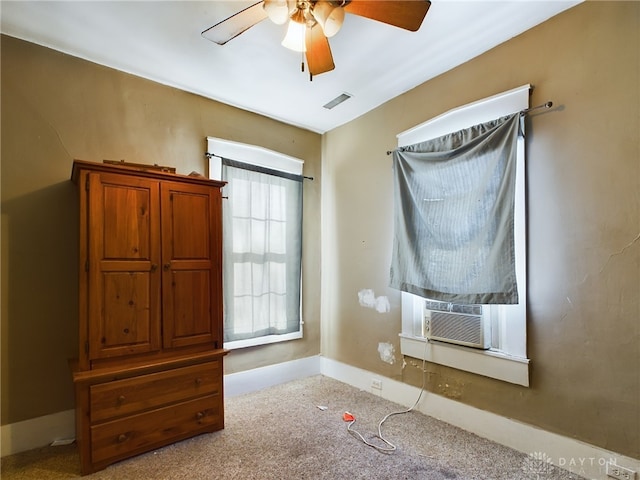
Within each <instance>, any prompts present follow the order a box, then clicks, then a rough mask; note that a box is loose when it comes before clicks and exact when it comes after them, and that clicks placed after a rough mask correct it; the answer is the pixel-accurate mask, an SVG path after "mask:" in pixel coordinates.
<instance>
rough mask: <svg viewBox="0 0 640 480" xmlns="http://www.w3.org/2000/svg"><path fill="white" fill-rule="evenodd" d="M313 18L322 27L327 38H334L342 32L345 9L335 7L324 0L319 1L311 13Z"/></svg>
mask: <svg viewBox="0 0 640 480" xmlns="http://www.w3.org/2000/svg"><path fill="white" fill-rule="evenodd" d="M311 13H312V14H313V17H314V18H315V19H316V21H317V22H318V23H319V24H320V26H321V27H322V31H323V32H324V35H325V37H333V36H334V35H335V34H336V33H338V32H339V31H340V28H341V27H342V23H343V22H344V9H343V8H342V7H334V6H333V5H331V4H330V3H329V2H326V1H324V0H320V1H318V2H317V3H316V4H315V5H314V6H313V11H312V12H311Z"/></svg>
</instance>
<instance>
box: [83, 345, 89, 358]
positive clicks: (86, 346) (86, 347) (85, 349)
mask: <svg viewBox="0 0 640 480" xmlns="http://www.w3.org/2000/svg"><path fill="white" fill-rule="evenodd" d="M84 353H86V354H87V355H89V342H84Z"/></svg>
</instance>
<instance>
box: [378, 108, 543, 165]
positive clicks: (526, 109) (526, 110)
mask: <svg viewBox="0 0 640 480" xmlns="http://www.w3.org/2000/svg"><path fill="white" fill-rule="evenodd" d="M551 107H553V102H551V101H549V102H545V103H543V104H542V105H536V106H535V107H531V108H525V109H524V110H520V115H526V114H528V113H529V112H532V111H533V110H538V109H540V108H551ZM392 153H393V150H387V155H391V154H392Z"/></svg>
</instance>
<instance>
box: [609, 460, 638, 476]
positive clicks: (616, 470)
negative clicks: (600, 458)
mask: <svg viewBox="0 0 640 480" xmlns="http://www.w3.org/2000/svg"><path fill="white" fill-rule="evenodd" d="M607 477H611V478H617V479H619V480H636V472H634V471H633V470H629V469H628V468H624V467H621V466H620V465H616V464H615V463H611V462H608V463H607Z"/></svg>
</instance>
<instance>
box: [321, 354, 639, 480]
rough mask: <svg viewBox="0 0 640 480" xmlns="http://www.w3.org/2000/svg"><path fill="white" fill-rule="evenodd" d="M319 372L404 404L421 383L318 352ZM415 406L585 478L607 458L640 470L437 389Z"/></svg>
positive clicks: (630, 461)
mask: <svg viewBox="0 0 640 480" xmlns="http://www.w3.org/2000/svg"><path fill="white" fill-rule="evenodd" d="M321 372H322V374H323V375H325V376H327V377H331V378H334V379H336V380H339V381H341V382H344V383H347V384H349V385H352V386H354V387H356V388H359V389H360V390H365V391H368V392H371V393H373V394H376V395H379V396H381V397H383V398H385V399H387V400H390V401H392V402H395V403H398V404H400V405H403V406H405V407H410V406H412V405H413V404H414V403H415V402H416V400H417V398H418V395H419V394H420V389H419V388H417V387H413V386H410V385H407V384H406V383H402V382H398V381H396V380H393V379H391V378H387V377H381V376H380V375H377V374H375V373H372V372H368V371H366V370H362V369H359V368H356V367H352V366H350V365H346V364H344V363H340V362H337V361H335V360H331V359H329V358H325V357H322V358H321ZM372 379H378V380H380V381H381V382H382V389H372V388H371V381H372ZM417 408H418V410H420V411H421V412H422V413H425V414H426V415H429V416H431V417H434V418H437V419H439V420H442V421H444V422H446V423H449V424H451V425H455V426H457V427H460V428H462V429H463V430H467V431H469V432H472V433H475V434H476V435H478V436H481V437H484V438H487V439H489V440H492V441H494V442H496V443H499V444H501V445H505V446H508V447H510V448H513V449H515V450H517V451H519V452H522V453H526V454H529V455H535V456H536V458H537V459H544V460H545V461H550V462H551V463H553V464H554V465H556V466H558V467H561V468H564V469H565V470H569V471H571V472H574V473H577V474H578V475H581V476H583V477H585V478H588V479H593V480H605V479H607V478H609V479H610V477H607V476H606V473H605V472H606V463H607V462H611V463H615V464H617V465H619V466H622V467H626V468H630V469H631V470H635V471H637V472H640V460H638V459H634V458H630V457H627V456H624V455H620V454H618V453H615V452H611V451H608V450H605V449H602V448H599V447H596V446H593V445H589V444H587V443H584V442H581V441H578V440H575V439H572V438H568V437H564V436H562V435H558V434H555V433H551V432H548V431H546V430H542V429H540V428H537V427H534V426H532V425H528V424H525V423H522V422H518V421H516V420H512V419H509V418H506V417H502V416H500V415H496V414H494V413H491V412H487V411H485V410H480V409H477V408H475V407H471V406H469V405H465V404H464V403H460V402H456V401H455V400H450V399H448V398H446V397H442V396H440V395H437V394H434V393H431V392H425V393H424V394H423V396H422V399H421V400H420V403H419V404H418V407H417Z"/></svg>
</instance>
